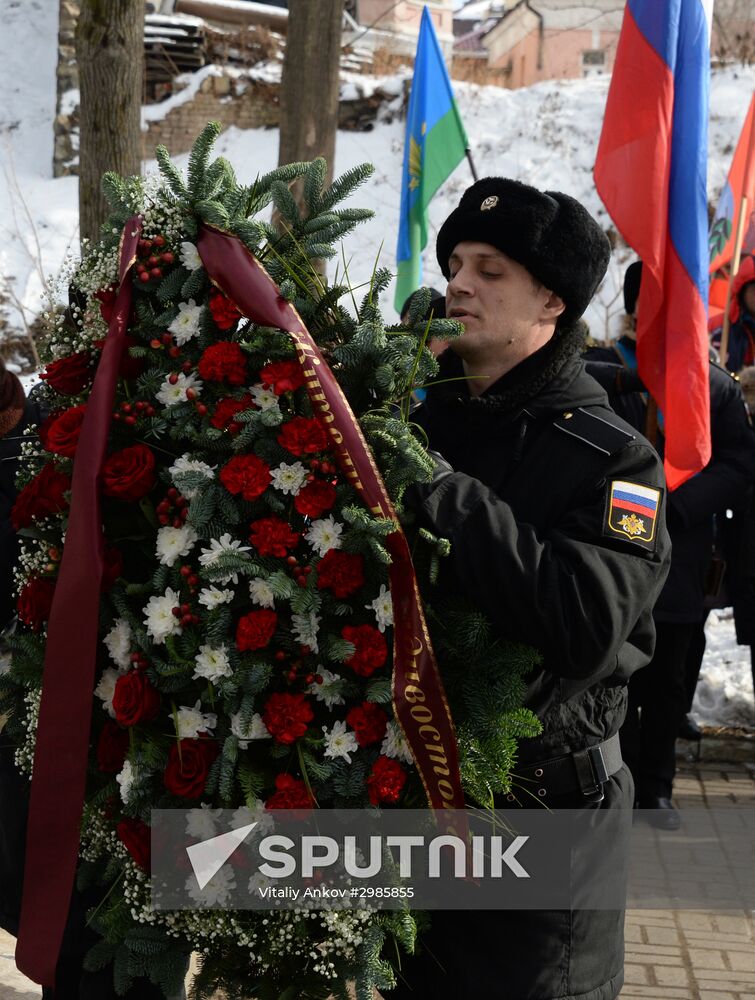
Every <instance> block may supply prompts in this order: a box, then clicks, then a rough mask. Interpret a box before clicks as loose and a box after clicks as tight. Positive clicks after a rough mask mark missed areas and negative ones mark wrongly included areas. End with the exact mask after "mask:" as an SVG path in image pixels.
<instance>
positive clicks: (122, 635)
mask: <svg viewBox="0 0 755 1000" xmlns="http://www.w3.org/2000/svg"><path fill="white" fill-rule="evenodd" d="M103 642H104V643H105V645H106V646H107V651H108V653H110V659H111V660H112V661H113V663H115V665H116V666H117V667H118V668H119V669H120V670H121V671H124V670H128V668H129V667H130V666H131V628H130V626H129V623H128V622H127V621H126V619H125V618H118V619H117V621H116V623H115V625H113V627H112V628H111V629H110V631H109V632H108V634H107V635H106V636H105V638H104V639H103Z"/></svg>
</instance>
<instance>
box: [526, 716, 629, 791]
mask: <svg viewBox="0 0 755 1000" xmlns="http://www.w3.org/2000/svg"><path fill="white" fill-rule="evenodd" d="M622 763H623V760H622V757H621V745H620V743H619V734H618V733H614V735H613V736H611V737H609V739H607V740H605V741H604V742H603V743H597V744H596V745H595V746H592V747H586V748H585V749H584V750H576V751H575V752H574V753H567V754H564V755H563V756H561V757H553V758H552V759H551V760H542V761H535V762H534V763H533V764H527V765H526V766H522V767H515V769H514V774H513V783H514V788H515V791H516V793H517V794H514V792H512V793H510V794H509V795H507V796H506V800H507V801H508V802H514V801H516V800H518V801H519V802H520V804H522V805H526V804H527V803H526V801H525V800H526V799H529V798H530V796H536V797H537V798H538V799H540V800H542V801H544V802H545V804H547V803H548V800H549V799H551V798H555V797H557V796H562V795H574V794H576V793H577V792H581V793H582V795H584V797H585V798H586V799H588V800H590V801H591V802H602V801H603V784H604V783H605V782H606V781H608V779H609V778H610V777H611V775H612V774H616V772H617V771H618V770H620V768H621V765H622Z"/></svg>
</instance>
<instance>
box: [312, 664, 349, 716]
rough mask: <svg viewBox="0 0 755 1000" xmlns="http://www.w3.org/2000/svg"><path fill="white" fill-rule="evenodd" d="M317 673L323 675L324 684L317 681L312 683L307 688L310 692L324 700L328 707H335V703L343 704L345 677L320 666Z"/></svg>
mask: <svg viewBox="0 0 755 1000" xmlns="http://www.w3.org/2000/svg"><path fill="white" fill-rule="evenodd" d="M317 673H318V674H319V675H320V677H322V684H318V683H317V682H316V681H315V682H314V683H312V684H310V685H309V687H308V689H307V690H308V691H309V693H310V694H313V695H314V696H315V698H316V699H317V701H324V702H325V705H326V707H327V708H333V706H334V705H343V704H344V699H343V695H342V694H341V689H342V688H343V677H339V676H338V674H334V673H331V671H330V670H326V668H325V667H318V668H317Z"/></svg>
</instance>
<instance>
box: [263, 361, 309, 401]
mask: <svg viewBox="0 0 755 1000" xmlns="http://www.w3.org/2000/svg"><path fill="white" fill-rule="evenodd" d="M260 381H261V382H262V384H263V385H269V386H270V387H271V389H272V390H273V392H274V393H275V395H276V396H280V395H281V394H282V393H284V392H295V391H296V389H299V388H300V387H301V386H303V385H304V373H303V372H302V370H301V365H300V364H299V362H298V361H272V362H271V363H270V364H269V365H265V367H264V368H263V369H262V371H261V372H260Z"/></svg>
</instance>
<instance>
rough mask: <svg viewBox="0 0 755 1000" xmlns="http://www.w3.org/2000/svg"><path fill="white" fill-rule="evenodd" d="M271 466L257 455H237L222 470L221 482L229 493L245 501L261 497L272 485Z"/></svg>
mask: <svg viewBox="0 0 755 1000" xmlns="http://www.w3.org/2000/svg"><path fill="white" fill-rule="evenodd" d="M271 481H272V480H271V478H270V466H269V465H268V464H267V462H263V461H262V459H261V458H257V456H256V455H236V457H235V458H232V459H231V460H230V462H226V464H225V465H224V466H223V468H222V469H221V470H220V482H221V483H222V484H223V486H225V488H226V489H227V490H228V492H229V493H233V494H234V495H235V494H237V493H240V494H241V495H242V497H243V498H244V499H245V500H256V499H257V498H258V497H261V496H262V494H263V493H264V492H265V490H266V489H267V488H268V486H269V485H270V483H271Z"/></svg>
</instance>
